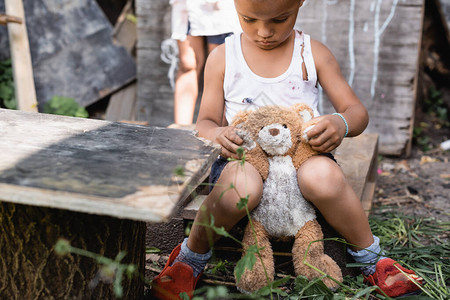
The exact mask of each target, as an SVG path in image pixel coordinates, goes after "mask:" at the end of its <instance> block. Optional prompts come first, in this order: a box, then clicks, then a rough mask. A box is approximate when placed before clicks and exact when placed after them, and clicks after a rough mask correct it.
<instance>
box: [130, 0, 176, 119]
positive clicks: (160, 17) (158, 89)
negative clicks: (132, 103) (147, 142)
mask: <svg viewBox="0 0 450 300" xmlns="http://www.w3.org/2000/svg"><path fill="white" fill-rule="evenodd" d="M136 14H137V17H138V44H137V77H138V81H139V84H138V101H137V105H138V106H137V116H136V119H137V120H138V121H147V122H149V123H150V124H151V125H156V126H164V127H166V126H168V125H170V124H172V123H173V91H172V88H171V87H170V82H169V79H168V77H167V73H168V71H169V68H170V66H169V65H168V64H166V63H164V62H163V61H162V60H161V43H162V41H163V40H165V39H167V38H170V36H171V30H170V18H171V16H170V5H169V0H136Z"/></svg>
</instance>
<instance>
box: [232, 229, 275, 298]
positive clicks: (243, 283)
mask: <svg viewBox="0 0 450 300" xmlns="http://www.w3.org/2000/svg"><path fill="white" fill-rule="evenodd" d="M252 223H253V228H254V230H255V232H253V230H252V228H251V226H250V223H249V224H248V225H247V227H245V232H244V238H243V240H242V246H243V249H244V253H243V256H244V255H245V254H246V251H247V249H248V247H249V246H251V245H255V234H256V240H257V241H258V247H259V248H263V249H262V250H260V251H259V252H260V254H261V258H262V259H260V258H259V256H258V254H255V255H256V263H255V264H254V266H253V269H252V270H248V269H247V270H245V272H244V274H243V275H242V276H241V278H240V280H239V281H238V280H237V278H235V279H236V287H237V288H238V290H239V291H241V292H244V293H248V292H254V291H257V290H259V289H260V288H262V287H263V286H266V285H267V284H268V280H269V281H272V280H273V278H274V275H275V266H274V261H273V251H272V246H271V244H270V240H269V235H268V233H267V231H266V230H265V229H264V227H263V226H262V225H261V223H259V222H258V221H255V220H253V221H252ZM261 260H262V261H261ZM266 272H267V275H266Z"/></svg>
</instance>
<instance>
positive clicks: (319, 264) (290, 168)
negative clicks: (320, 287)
mask: <svg viewBox="0 0 450 300" xmlns="http://www.w3.org/2000/svg"><path fill="white" fill-rule="evenodd" d="M312 118H313V111H312V110H311V108H310V107H309V106H308V105H306V104H303V103H301V104H295V105H294V106H292V107H282V106H263V107H260V108H258V109H257V110H246V111H241V112H239V113H238V114H237V115H236V117H235V118H234V119H233V122H232V124H231V125H232V126H235V127H236V128H238V135H239V136H240V137H241V138H242V139H243V140H244V143H243V144H242V147H243V148H244V150H245V161H246V162H249V163H251V164H252V165H253V166H254V167H255V168H256V169H257V170H258V172H259V174H260V175H261V177H262V179H263V194H262V198H261V202H260V203H259V205H258V206H257V207H256V208H255V209H254V210H253V211H252V212H251V219H252V222H251V224H252V225H251V224H250V222H249V223H248V225H247V226H246V228H245V230H244V236H243V240H242V245H243V255H244V256H245V255H246V251H247V249H248V248H249V246H251V245H255V238H256V240H257V243H258V247H259V248H260V249H261V250H260V254H261V259H260V258H259V257H258V255H257V254H255V255H256V263H255V264H254V266H253V268H252V270H249V269H246V270H245V271H244V273H243V275H242V276H241V278H240V280H238V278H236V286H237V288H238V289H239V290H240V291H241V292H253V291H256V290H258V289H260V288H262V287H263V286H265V285H267V283H268V282H267V277H266V272H267V275H268V277H269V278H268V279H269V280H272V281H273V279H274V273H275V267H274V258H273V250H272V247H271V241H270V239H271V238H289V237H294V244H293V246H292V259H293V265H294V271H295V273H296V275H303V276H305V277H307V278H308V279H313V278H317V277H320V276H322V274H320V273H319V272H317V271H316V270H314V269H313V268H311V267H310V266H307V265H306V264H304V262H303V260H304V256H305V253H306V252H307V254H306V262H308V263H310V264H311V265H313V266H314V267H316V268H317V269H319V270H321V271H323V272H325V273H327V274H328V275H330V276H331V277H333V278H334V279H336V280H337V281H339V282H342V273H341V269H340V268H339V266H338V265H337V264H336V262H335V261H334V260H333V259H332V258H331V257H329V256H328V255H326V254H325V253H324V246H323V241H320V240H322V239H323V233H322V228H321V226H320V225H319V223H318V222H317V220H316V213H315V209H314V207H313V206H312V204H311V203H310V202H308V201H307V200H305V199H304V198H303V196H302V194H301V192H300V189H299V186H298V182H297V169H298V167H299V166H300V165H301V164H302V163H303V162H304V161H305V160H306V159H308V158H309V157H311V156H313V155H316V154H317V152H316V151H315V150H313V149H312V148H311V146H310V145H309V144H308V143H307V136H306V132H307V131H308V130H310V129H311V128H312V127H313V126H314V120H312ZM319 184H320V183H319ZM252 226H253V228H252ZM253 230H254V231H253ZM255 235H256V236H255ZM313 241H316V242H313ZM317 241H318V242H317ZM311 242H313V243H311ZM261 260H262V261H261ZM264 268H265V269H264ZM322 281H323V282H324V283H325V285H326V286H327V287H329V288H331V289H334V288H337V287H338V283H336V282H335V281H334V280H331V279H330V278H328V277H325V278H323V279H322Z"/></svg>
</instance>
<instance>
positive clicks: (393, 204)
mask: <svg viewBox="0 0 450 300" xmlns="http://www.w3.org/2000/svg"><path fill="white" fill-rule="evenodd" d="M447 96H450V93H449V95H447ZM418 115H419V116H418V117H417V120H416V122H415V123H416V124H427V125H425V126H428V127H427V130H426V131H425V132H424V133H423V134H422V138H423V137H426V138H427V143H426V145H420V144H418V141H417V139H415V140H414V143H413V147H412V151H411V155H410V156H409V157H406V158H405V157H383V156H380V160H379V166H378V168H379V169H378V179H377V184H376V190H375V195H374V199H373V207H372V211H371V215H379V214H385V213H387V212H394V213H396V214H405V215H408V216H420V217H434V218H436V219H439V220H442V221H446V222H448V221H450V151H449V150H447V151H443V150H442V149H440V148H439V145H440V143H442V142H443V141H446V140H448V139H450V128H448V127H440V125H439V123H440V122H438V121H437V120H436V119H435V118H434V117H433V116H430V115H428V114H425V113H420V114H418ZM425 147H428V148H431V149H430V150H428V151H426V152H425V151H423V148H425Z"/></svg>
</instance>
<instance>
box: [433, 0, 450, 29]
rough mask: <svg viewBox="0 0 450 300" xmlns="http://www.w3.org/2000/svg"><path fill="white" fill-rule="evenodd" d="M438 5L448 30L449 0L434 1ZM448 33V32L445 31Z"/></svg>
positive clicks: (449, 24)
mask: <svg viewBox="0 0 450 300" xmlns="http://www.w3.org/2000/svg"><path fill="white" fill-rule="evenodd" d="M436 1H438V2H439V3H440V5H441V9H442V14H443V17H444V19H445V22H446V24H447V30H448V29H450V0H436ZM447 33H448V31H447Z"/></svg>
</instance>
